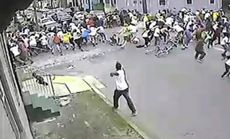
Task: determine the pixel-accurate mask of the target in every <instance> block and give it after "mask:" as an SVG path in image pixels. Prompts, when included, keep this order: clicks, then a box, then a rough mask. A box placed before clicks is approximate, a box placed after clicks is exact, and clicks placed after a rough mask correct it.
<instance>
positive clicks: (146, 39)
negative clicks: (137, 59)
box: [144, 38, 148, 47]
mask: <svg viewBox="0 0 230 139" xmlns="http://www.w3.org/2000/svg"><path fill="white" fill-rule="evenodd" d="M144 40H145V46H144V47H148V38H144Z"/></svg>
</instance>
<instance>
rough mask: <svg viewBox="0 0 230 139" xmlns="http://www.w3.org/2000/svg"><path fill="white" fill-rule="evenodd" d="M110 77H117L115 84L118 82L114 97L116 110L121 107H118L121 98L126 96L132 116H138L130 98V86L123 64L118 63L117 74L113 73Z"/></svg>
mask: <svg viewBox="0 0 230 139" xmlns="http://www.w3.org/2000/svg"><path fill="white" fill-rule="evenodd" d="M110 76H111V77H115V82H116V89H115V91H114V96H113V104H114V109H117V108H118V107H119V105H118V101H119V98H120V97H121V96H124V97H125V99H126V101H127V103H128V106H129V109H130V110H131V111H132V116H136V115H137V111H136V108H135V106H134V104H133V102H132V99H131V98H130V95H129V84H128V82H127V79H126V73H125V70H124V68H123V67H122V65H121V63H119V62H117V63H116V72H111V73H110Z"/></svg>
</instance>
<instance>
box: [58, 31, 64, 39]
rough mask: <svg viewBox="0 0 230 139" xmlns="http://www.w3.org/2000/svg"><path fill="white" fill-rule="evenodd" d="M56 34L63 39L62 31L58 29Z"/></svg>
mask: <svg viewBox="0 0 230 139" xmlns="http://www.w3.org/2000/svg"><path fill="white" fill-rule="evenodd" d="M57 36H58V37H59V38H61V40H63V32H62V31H59V32H58V33H57Z"/></svg>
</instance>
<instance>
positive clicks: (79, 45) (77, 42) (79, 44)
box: [76, 38, 83, 51]
mask: <svg viewBox="0 0 230 139" xmlns="http://www.w3.org/2000/svg"><path fill="white" fill-rule="evenodd" d="M81 43H82V41H81V38H80V39H77V40H76V44H77V46H78V47H79V49H80V50H81V51H83V49H82V47H81Z"/></svg>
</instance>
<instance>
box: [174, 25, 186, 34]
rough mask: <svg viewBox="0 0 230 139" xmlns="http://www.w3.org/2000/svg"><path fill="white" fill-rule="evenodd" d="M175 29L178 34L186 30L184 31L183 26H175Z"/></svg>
mask: <svg viewBox="0 0 230 139" xmlns="http://www.w3.org/2000/svg"><path fill="white" fill-rule="evenodd" d="M173 29H175V30H176V31H177V32H181V31H184V29H183V28H182V27H181V26H179V25H175V26H174V27H173Z"/></svg>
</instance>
